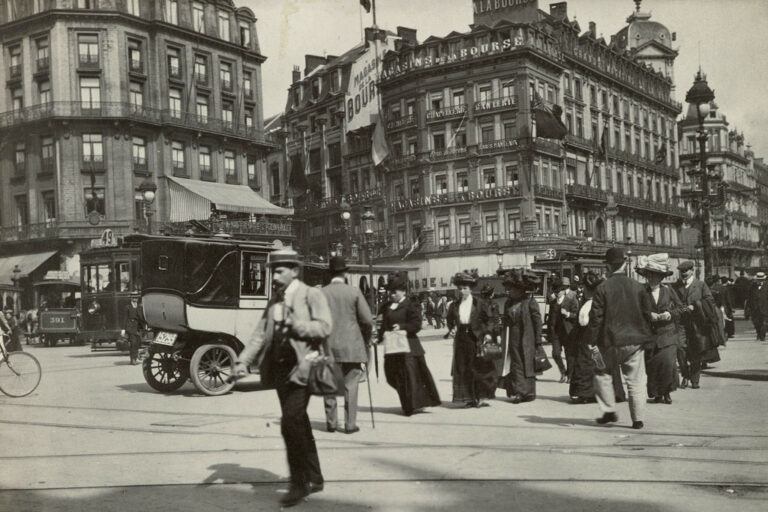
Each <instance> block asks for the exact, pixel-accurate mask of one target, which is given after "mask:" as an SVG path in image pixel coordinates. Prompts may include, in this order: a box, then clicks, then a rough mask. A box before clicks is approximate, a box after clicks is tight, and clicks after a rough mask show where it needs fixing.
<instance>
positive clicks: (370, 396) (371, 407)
mask: <svg viewBox="0 0 768 512" xmlns="http://www.w3.org/2000/svg"><path fill="white" fill-rule="evenodd" d="M365 383H366V384H368V407H369V408H370V409H371V426H372V427H373V428H376V422H375V421H374V420H373V397H372V395H371V377H370V375H368V363H365Z"/></svg>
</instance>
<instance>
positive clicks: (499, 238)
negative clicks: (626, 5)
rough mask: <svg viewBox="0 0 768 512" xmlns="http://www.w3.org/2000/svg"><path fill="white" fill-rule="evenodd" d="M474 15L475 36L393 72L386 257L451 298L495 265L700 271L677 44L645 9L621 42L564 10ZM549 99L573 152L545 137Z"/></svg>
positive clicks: (393, 55) (402, 56) (423, 49)
mask: <svg viewBox="0 0 768 512" xmlns="http://www.w3.org/2000/svg"><path fill="white" fill-rule="evenodd" d="M497 4H498V5H497ZM499 6H501V7H499ZM474 10H475V23H474V24H473V25H472V28H471V30H470V31H469V32H463V33H459V32H451V33H450V34H448V35H447V36H445V37H429V38H428V39H426V40H425V41H423V42H422V43H419V44H417V43H413V42H411V41H402V42H400V43H399V44H398V47H397V49H396V51H394V52H390V53H389V54H387V56H386V57H385V59H384V63H383V73H382V79H381V82H380V90H381V96H382V104H383V105H384V108H385V112H386V116H387V121H388V123H387V128H388V130H387V135H388V139H389V143H390V148H391V158H390V159H389V160H388V161H386V162H385V165H384V171H383V180H382V181H383V189H384V192H385V195H386V197H387V200H386V203H387V209H386V214H385V218H386V231H385V233H386V236H387V243H386V247H387V251H386V252H385V253H384V254H383V255H382V259H383V260H384V261H387V260H390V259H391V260H398V259H403V258H405V259H406V260H407V261H409V262H410V263H411V264H416V265H419V267H420V273H419V275H418V276H417V278H418V279H417V282H416V283H415V284H416V285H419V286H422V287H429V288H440V287H444V286H448V285H449V284H450V276H452V275H453V274H454V273H455V272H456V271H457V270H460V269H464V268H476V269H478V271H479V272H480V273H481V274H487V273H492V272H494V271H495V270H496V268H497V258H496V253H497V252H499V251H501V252H502V253H503V265H504V266H516V265H529V264H531V263H532V262H533V261H534V260H535V259H536V258H540V257H547V256H545V254H549V255H551V254H557V252H558V251H569V250H576V249H579V248H585V247H587V248H590V249H593V250H595V249H598V250H603V249H606V248H607V247H609V246H611V245H622V246H625V247H627V248H628V249H629V250H631V251H632V252H633V253H634V254H635V255H637V254H642V253H653V252H669V253H670V254H671V256H672V260H673V266H674V265H676V263H677V262H678V261H679V260H681V259H687V258H688V257H690V255H691V250H689V249H685V248H682V247H681V236H680V233H681V229H682V226H683V222H684V220H685V219H686V218H687V217H688V213H687V211H686V210H685V208H683V207H682V205H681V204H680V201H679V181H680V174H679V166H678V154H677V150H676V148H677V129H676V119H677V116H678V114H679V113H680V112H681V105H680V104H679V103H678V102H676V101H675V99H674V90H673V87H672V69H673V63H674V59H675V57H676V55H677V52H676V51H675V50H673V49H672V46H671V34H670V32H669V31H668V30H667V29H666V28H665V27H663V26H662V25H660V24H658V23H655V22H651V21H650V20H649V18H650V15H648V14H645V13H641V12H640V11H639V7H638V11H637V12H634V13H633V14H632V15H630V17H629V18H628V19H627V23H628V25H627V27H625V28H624V29H622V31H620V32H619V33H618V34H617V35H616V36H614V37H613V38H612V39H611V41H610V42H606V41H605V40H603V39H602V38H600V37H598V36H597V30H596V27H595V25H594V24H593V23H590V26H589V29H588V30H587V31H585V32H584V33H582V32H581V29H580V27H579V25H578V23H576V22H575V21H571V20H569V18H568V13H567V4H566V3H565V2H560V3H557V4H552V5H551V6H550V12H549V13H545V12H544V11H542V10H540V9H539V8H538V2H537V1H536V0H530V1H524V2H509V3H506V2H503V3H498V2H497V3H496V4H494V3H492V2H475V4H474ZM630 41H631V42H630ZM538 99H540V100H541V102H542V103H543V104H544V105H547V106H549V107H550V108H551V107H553V106H554V105H557V106H560V107H561V108H562V111H563V117H562V119H563V121H564V123H565V124H566V127H567V135H566V136H565V139H564V140H563V141H557V140H552V139H545V138H542V137H538V136H537V135H538V134H537V127H536V124H535V120H534V118H535V116H534V113H533V104H534V102H535V101H538ZM552 250H553V251H552Z"/></svg>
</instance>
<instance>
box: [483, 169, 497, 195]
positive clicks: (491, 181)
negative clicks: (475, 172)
mask: <svg viewBox="0 0 768 512" xmlns="http://www.w3.org/2000/svg"><path fill="white" fill-rule="evenodd" d="M483 188H484V189H486V190H490V189H493V188H496V169H485V170H484V171H483Z"/></svg>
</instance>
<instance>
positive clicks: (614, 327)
mask: <svg viewBox="0 0 768 512" xmlns="http://www.w3.org/2000/svg"><path fill="white" fill-rule="evenodd" d="M605 263H606V265H607V267H608V272H609V277H608V279H607V280H605V281H603V282H602V283H600V285H599V286H598V287H597V290H595V296H594V297H593V298H592V310H591V311H590V313H589V343H590V345H593V346H597V347H599V349H600V352H601V354H602V356H603V360H604V361H605V367H606V370H605V371H597V372H596V373H595V395H596V398H597V403H598V405H599V406H600V410H601V411H602V413H603V416H602V417H600V418H597V423H599V424H601V425H602V424H605V423H613V422H616V421H618V420H619V418H618V416H617V414H616V395H615V394H614V388H613V377H612V376H611V373H610V369H611V368H612V367H613V365H614V364H617V363H618V364H619V365H620V368H621V373H622V374H623V375H624V379H625V380H626V381H627V391H628V395H629V412H630V415H631V416H632V428H635V429H641V428H643V408H644V404H645V396H644V395H645V388H646V374H645V358H644V351H643V346H644V345H647V344H650V343H652V342H653V334H652V331H651V326H650V325H649V324H648V320H647V318H650V314H648V315H646V314H645V313H646V312H648V313H650V311H651V304H650V299H649V297H650V295H649V294H648V293H646V292H645V289H644V288H643V286H642V285H641V284H640V283H638V282H637V281H634V280H633V279H630V278H629V277H627V276H626V274H625V270H626V266H627V260H626V258H625V256H624V250H623V249H621V248H619V247H611V248H610V249H608V251H607V252H606V254H605Z"/></svg>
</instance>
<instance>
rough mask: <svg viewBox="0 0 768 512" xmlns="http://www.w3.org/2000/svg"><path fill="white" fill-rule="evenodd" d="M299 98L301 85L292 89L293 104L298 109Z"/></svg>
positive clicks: (300, 96)
mask: <svg viewBox="0 0 768 512" xmlns="http://www.w3.org/2000/svg"><path fill="white" fill-rule="evenodd" d="M301 98H302V94H301V85H297V86H296V87H294V88H293V104H294V105H295V106H297V107H298V106H299V104H301Z"/></svg>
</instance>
